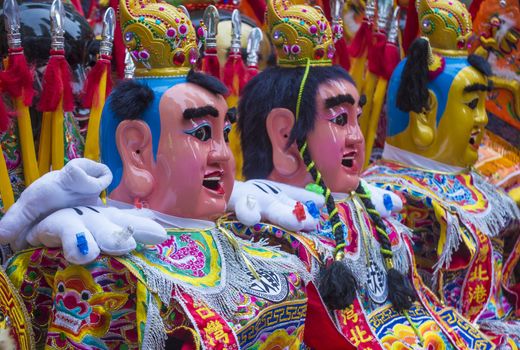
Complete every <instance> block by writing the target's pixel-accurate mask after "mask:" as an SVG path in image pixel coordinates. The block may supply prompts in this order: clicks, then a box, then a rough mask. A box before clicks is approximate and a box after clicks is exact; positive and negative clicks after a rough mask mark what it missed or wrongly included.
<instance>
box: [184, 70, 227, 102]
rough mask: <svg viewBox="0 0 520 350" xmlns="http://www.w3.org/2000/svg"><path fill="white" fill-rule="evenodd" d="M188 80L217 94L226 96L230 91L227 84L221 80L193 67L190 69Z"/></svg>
mask: <svg viewBox="0 0 520 350" xmlns="http://www.w3.org/2000/svg"><path fill="white" fill-rule="evenodd" d="M186 81H187V82H188V83H192V84H195V85H198V86H200V87H203V88H204V89H206V90H208V91H209V92H211V93H213V94H215V95H222V96H226V95H227V94H228V93H229V91H228V89H227V87H226V85H224V83H222V82H221V81H220V80H218V79H217V78H215V77H213V76H211V75H208V74H204V73H199V72H196V71H194V70H193V69H192V70H190V71H189V73H188V76H187V77H186Z"/></svg>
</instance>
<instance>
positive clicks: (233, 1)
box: [180, 0, 240, 11]
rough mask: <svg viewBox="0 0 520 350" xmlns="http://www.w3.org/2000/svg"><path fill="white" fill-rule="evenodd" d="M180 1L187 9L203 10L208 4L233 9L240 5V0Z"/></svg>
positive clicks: (220, 8) (223, 8)
mask: <svg viewBox="0 0 520 350" xmlns="http://www.w3.org/2000/svg"><path fill="white" fill-rule="evenodd" d="M180 3H181V4H182V5H183V6H186V8H187V9H188V11H194V10H204V9H205V8H206V7H208V6H209V5H213V6H215V7H216V8H218V9H219V10H229V11H233V10H236V9H238V8H239V6H240V0H181V1H180Z"/></svg>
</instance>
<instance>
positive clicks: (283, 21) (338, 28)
mask: <svg viewBox="0 0 520 350" xmlns="http://www.w3.org/2000/svg"><path fill="white" fill-rule="evenodd" d="M266 20H267V26H268V28H269V29H268V31H269V35H270V36H271V39H272V42H273V44H274V45H275V47H276V51H277V54H278V55H277V56H278V65H279V66H286V67H298V66H305V65H306V64H307V62H308V61H309V63H310V65H311V66H329V65H331V64H332V58H333V57H334V53H335V51H336V49H335V48H334V42H335V41H336V40H338V39H340V38H341V37H342V36H343V25H342V22H341V20H340V19H336V20H335V21H334V25H333V26H332V28H331V25H330V24H329V22H328V21H327V18H326V17H325V15H324V14H323V12H322V11H321V9H320V8H319V7H312V6H307V5H295V4H292V3H291V2H290V1H289V0H270V1H269V4H268V7H267V13H266Z"/></svg>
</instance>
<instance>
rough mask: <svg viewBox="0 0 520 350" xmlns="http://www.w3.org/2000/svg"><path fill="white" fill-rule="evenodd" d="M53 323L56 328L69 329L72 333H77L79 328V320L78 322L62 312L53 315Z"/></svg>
mask: <svg viewBox="0 0 520 350" xmlns="http://www.w3.org/2000/svg"><path fill="white" fill-rule="evenodd" d="M54 323H55V324H56V325H57V326H60V327H62V328H66V329H69V330H71V331H73V332H74V333H77V332H78V329H79V326H80V325H81V320H78V319H76V318H74V317H72V316H70V315H67V314H66V313H64V312H62V311H58V312H56V314H55V319H54Z"/></svg>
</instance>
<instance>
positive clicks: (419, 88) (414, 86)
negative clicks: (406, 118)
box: [397, 38, 429, 113]
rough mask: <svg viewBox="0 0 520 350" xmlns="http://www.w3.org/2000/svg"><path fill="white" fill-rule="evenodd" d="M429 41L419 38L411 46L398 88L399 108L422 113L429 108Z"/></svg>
mask: <svg viewBox="0 0 520 350" xmlns="http://www.w3.org/2000/svg"><path fill="white" fill-rule="evenodd" d="M428 52H429V42H428V40H426V39H423V38H418V39H415V41H414V42H413V43H412V45H411V46H410V49H409V50H408V56H407V58H406V63H405V65H404V68H403V73H402V75H401V83H400V84H399V89H398V90H397V108H399V109H400V110H402V111H404V112H411V111H413V112H415V113H421V112H422V111H423V110H428V108H429V103H428V100H429V94H428Z"/></svg>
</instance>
